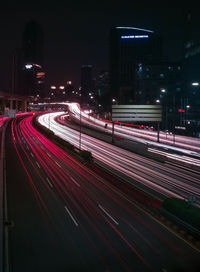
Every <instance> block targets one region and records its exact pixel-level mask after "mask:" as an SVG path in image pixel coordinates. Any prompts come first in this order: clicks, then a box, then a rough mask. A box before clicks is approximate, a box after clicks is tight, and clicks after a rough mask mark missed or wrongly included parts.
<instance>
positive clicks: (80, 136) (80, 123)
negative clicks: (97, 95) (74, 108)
mask: <svg viewBox="0 0 200 272" xmlns="http://www.w3.org/2000/svg"><path fill="white" fill-rule="evenodd" d="M81 117H82V114H81V105H80V134H79V149H80V150H81V132H82V131H81V130H82V126H81Z"/></svg>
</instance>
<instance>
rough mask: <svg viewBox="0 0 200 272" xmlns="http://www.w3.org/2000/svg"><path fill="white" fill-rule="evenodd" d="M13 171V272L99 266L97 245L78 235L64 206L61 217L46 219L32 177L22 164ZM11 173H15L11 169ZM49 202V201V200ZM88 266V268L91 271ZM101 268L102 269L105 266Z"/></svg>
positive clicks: (9, 178) (12, 154) (55, 205)
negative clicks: (36, 197)
mask: <svg viewBox="0 0 200 272" xmlns="http://www.w3.org/2000/svg"><path fill="white" fill-rule="evenodd" d="M9 147H10V145H9ZM10 152H11V151H9V153H10ZM14 154H15V152H11V154H10V157H8V160H9V159H13V157H14ZM16 159H17V158H16ZM14 165H15V164H14ZM20 168H21V170H20ZM12 170H14V172H15V175H14V176H13V175H11V176H9V175H8V180H10V183H12V181H13V180H15V179H16V174H17V175H18V176H19V179H17V183H15V184H14V185H15V186H13V184H12V185H11V187H9V190H8V191H9V192H10V190H11V191H12V192H13V193H12V195H11V198H10V199H9V200H10V201H11V206H10V208H9V210H11V212H12V214H11V215H10V218H12V219H13V221H14V223H15V227H14V228H13V229H12V230H11V242H12V263H13V271H46V270H47V269H48V271H57V269H59V268H60V269H61V268H62V269H64V268H66V269H68V268H69V269H70V267H71V268H74V269H77V270H78V268H80V266H81V267H82V268H83V269H84V267H86V268H87V269H88V268H91V269H93V270H94V268H95V267H96V266H97V267H98V265H99V264H98V262H97V261H98V258H97V257H96V256H95V254H96V251H95V250H94V248H92V250H90V248H91V246H90V244H88V242H87V244H85V238H84V237H83V235H82V234H81V233H80V235H78V234H77V232H76V226H74V224H73V222H72V221H71V219H70V217H69V216H68V215H67V213H66V211H65V209H64V206H63V209H62V211H63V213H62V215H61V216H58V217H56V218H51V220H47V218H46V214H45V212H44V210H43V209H41V208H39V207H38V203H36V201H35V195H34V193H33V191H32V189H31V187H30V186H29V185H28V184H29V180H27V178H26V179H25V177H24V176H22V175H21V173H24V169H23V168H22V167H20V164H19V165H17V166H16V168H13V167H12ZM8 172H9V173H10V174H11V173H13V172H11V171H9V169H8ZM33 174H34V173H31V176H32V177H33V179H34V180H37V179H38V177H34V175H33ZM11 180H12V181H11ZM49 205H50V202H48V206H49ZM52 206H54V209H55V208H56V207H57V203H55V202H54V201H53V202H52ZM59 210H60V209H56V214H58V215H59V214H60V213H59ZM15 215H16V216H15ZM59 217H60V218H62V220H63V222H62V225H63V228H62V225H61V224H59V221H58V218H59ZM46 220H47V221H46ZM52 220H53V221H54V223H55V224H56V225H58V228H57V229H56V231H55V229H54V228H53V227H54V226H52ZM38 222H39V224H38ZM62 230H63V231H62ZM80 236H81V237H80ZM82 241H83V242H82ZM81 248H82V250H81ZM85 248H87V252H88V254H84V253H85V252H86V251H85V250H84V249H85ZM79 253H80V254H79ZM90 256H91V259H90V258H89V261H88V263H86V262H85V260H87V259H88V257H90ZM93 260H94V261H93ZM31 263H34V265H33V266H32V268H30V267H29V266H30V264H31ZM81 263H82V264H81ZM87 269H86V271H88V270H87ZM61 271H63V270H61ZM97 271H98V270H97ZM100 271H102V265H101V270H100Z"/></svg>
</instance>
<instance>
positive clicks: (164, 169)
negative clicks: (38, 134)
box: [38, 112, 200, 205]
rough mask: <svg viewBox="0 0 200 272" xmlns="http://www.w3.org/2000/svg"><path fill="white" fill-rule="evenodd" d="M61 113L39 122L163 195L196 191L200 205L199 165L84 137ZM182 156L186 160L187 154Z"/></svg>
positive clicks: (117, 172) (114, 170)
mask: <svg viewBox="0 0 200 272" xmlns="http://www.w3.org/2000/svg"><path fill="white" fill-rule="evenodd" d="M60 114H61V113H59V112H57V113H56V112H55V113H50V114H44V115H42V116H40V117H39V118H38V122H40V123H41V124H42V125H43V126H46V127H47V128H49V125H50V129H51V130H52V131H53V132H54V133H55V134H56V135H57V136H59V137H61V138H62V139H64V140H65V141H68V142H70V143H72V144H73V145H74V146H76V147H78V148H80V146H81V148H82V149H85V150H89V151H90V152H91V153H92V155H93V157H94V158H95V159H96V160H97V162H98V163H100V164H101V165H103V167H104V168H106V169H108V170H109V171H112V173H114V174H115V175H117V176H119V177H120V178H123V179H124V180H126V181H127V182H130V183H131V184H133V185H134V186H137V187H139V188H140V189H142V190H144V191H148V192H149V193H151V194H153V195H156V196H159V197H162V198H163V197H166V196H167V197H168V196H171V197H181V198H184V199H188V197H189V196H190V195H195V196H196V204H198V205H200V186H199V175H200V171H199V169H198V171H197V170H194V171H193V170H192V169H191V168H189V167H184V166H183V167H179V166H178V165H177V162H176V161H174V162H172V163H168V162H165V163H163V162H157V161H155V160H152V159H149V158H146V157H144V156H140V155H137V154H135V153H133V152H129V151H127V150H124V149H122V148H119V147H117V146H115V145H112V144H109V143H107V142H104V141H102V140H99V139H96V138H94V137H91V136H89V135H86V134H84V133H81V141H80V132H79V131H76V130H74V129H72V128H69V127H68V126H67V124H66V123H65V121H63V123H62V124H61V123H60V122H58V121H57V117H58V116H59V115H60ZM49 116H50V119H49ZM49 120H50V121H49ZM80 142H81V145H80ZM181 159H182V160H184V157H182V158H181Z"/></svg>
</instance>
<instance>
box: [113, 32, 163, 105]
mask: <svg viewBox="0 0 200 272" xmlns="http://www.w3.org/2000/svg"><path fill="white" fill-rule="evenodd" d="M161 55H162V45H161V39H160V37H159V36H158V35H156V34H155V33H154V32H153V31H151V30H146V29H139V28H135V27H115V28H113V29H111V33H110V83H111V93H110V94H111V97H110V99H112V98H115V99H116V100H117V101H118V103H120V104H133V103H136V101H135V100H136V71H137V66H138V64H139V63H142V62H147V61H152V60H155V59H159V58H160V57H161Z"/></svg>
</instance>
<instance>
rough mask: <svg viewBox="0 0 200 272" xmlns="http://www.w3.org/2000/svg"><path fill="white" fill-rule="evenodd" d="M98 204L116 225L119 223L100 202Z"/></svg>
mask: <svg viewBox="0 0 200 272" xmlns="http://www.w3.org/2000/svg"><path fill="white" fill-rule="evenodd" d="M98 206H99V208H100V209H101V210H102V211H103V212H104V213H105V214H106V215H107V216H108V217H109V218H110V219H111V220H112V221H113V222H114V223H115V224H116V225H119V223H118V222H117V221H116V220H115V219H114V218H113V217H112V216H111V215H110V214H109V213H108V212H107V211H106V210H105V209H104V208H103V207H102V206H101V205H100V204H98Z"/></svg>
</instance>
